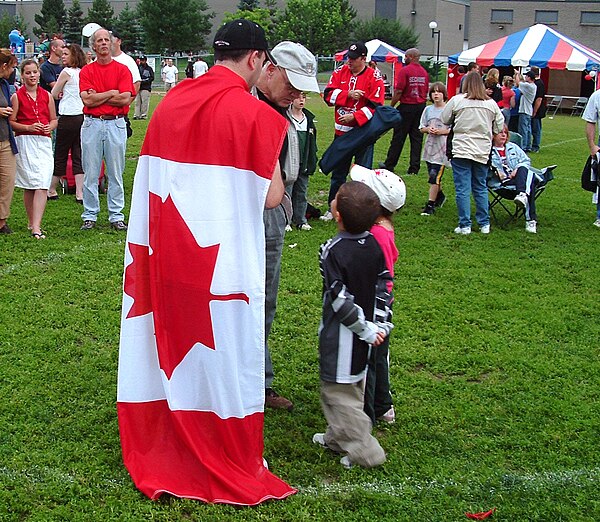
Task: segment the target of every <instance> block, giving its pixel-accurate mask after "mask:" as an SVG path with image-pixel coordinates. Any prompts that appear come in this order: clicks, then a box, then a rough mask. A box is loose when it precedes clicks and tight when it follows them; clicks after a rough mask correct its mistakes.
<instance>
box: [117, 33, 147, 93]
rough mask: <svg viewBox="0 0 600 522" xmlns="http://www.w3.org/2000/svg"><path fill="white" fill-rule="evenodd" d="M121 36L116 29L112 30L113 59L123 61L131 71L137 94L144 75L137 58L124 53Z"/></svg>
mask: <svg viewBox="0 0 600 522" xmlns="http://www.w3.org/2000/svg"><path fill="white" fill-rule="evenodd" d="M121 43H122V40H121V36H120V35H119V32H118V31H117V30H116V29H113V30H112V31H111V32H110V45H111V47H110V51H111V54H112V57H113V60H115V61H117V62H119V63H122V64H123V65H125V66H126V67H127V68H128V69H129V72H130V73H131V78H132V79H133V87H134V88H135V94H137V93H138V91H139V90H140V83H141V81H142V77H141V76H140V69H139V67H138V66H137V63H135V60H134V59H133V58H132V57H131V56H129V55H128V54H127V53H124V52H123V51H122V49H121Z"/></svg>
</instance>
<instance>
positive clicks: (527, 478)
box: [297, 468, 600, 497]
mask: <svg viewBox="0 0 600 522" xmlns="http://www.w3.org/2000/svg"><path fill="white" fill-rule="evenodd" d="M598 480H600V468H591V469H574V470H564V471H557V472H541V473H531V474H526V475H516V474H506V473H505V474H502V475H498V476H495V477H486V478H485V479H484V482H482V481H480V480H479V479H478V478H475V477H474V478H469V479H466V480H465V481H462V480H460V479H457V480H454V479H450V480H446V481H438V480H436V479H431V480H418V479H414V478H412V477H407V478H405V479H403V480H400V481H399V482H396V483H394V482H391V481H374V482H359V483H356V484H351V483H333V484H321V485H319V486H299V487H298V488H297V489H298V491H299V492H300V493H301V494H304V495H310V496H329V495H339V494H353V493H359V492H367V493H379V494H384V495H388V496H391V497H402V496H405V495H406V493H407V492H416V493H418V492H421V491H430V490H437V491H440V490H444V489H446V488H448V487H452V488H458V489H459V490H461V491H463V492H465V493H466V492H477V491H481V490H482V489H484V488H490V492H492V493H495V492H498V491H505V492H506V491H513V490H517V491H538V490H547V489H556V488H557V487H565V486H575V487H585V486H592V485H593V486H594V487H595V486H596V485H597V483H598Z"/></svg>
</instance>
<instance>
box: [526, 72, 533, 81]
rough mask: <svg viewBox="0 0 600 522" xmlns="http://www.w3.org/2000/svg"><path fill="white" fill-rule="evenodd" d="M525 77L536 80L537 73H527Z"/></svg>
mask: <svg viewBox="0 0 600 522" xmlns="http://www.w3.org/2000/svg"><path fill="white" fill-rule="evenodd" d="M525 76H529V77H530V78H531V79H532V80H535V73H534V72H533V71H527V72H526V73H525Z"/></svg>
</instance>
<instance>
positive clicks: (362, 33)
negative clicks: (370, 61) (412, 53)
mask: <svg viewBox="0 0 600 522" xmlns="http://www.w3.org/2000/svg"><path fill="white" fill-rule="evenodd" d="M374 38H378V39H379V40H383V41H384V42H385V43H388V44H390V45H393V46H394V47H398V49H402V50H406V49H410V48H411V47H417V46H418V44H419V36H418V35H417V33H415V32H414V31H413V30H412V29H411V28H410V27H406V26H405V25H402V24H401V23H400V22H398V21H397V20H388V19H386V18H371V20H359V21H357V22H356V23H355V24H354V38H353V40H359V41H362V42H368V41H369V40H373V39H374Z"/></svg>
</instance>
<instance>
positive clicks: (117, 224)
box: [110, 221, 127, 232]
mask: <svg viewBox="0 0 600 522" xmlns="http://www.w3.org/2000/svg"><path fill="white" fill-rule="evenodd" d="M110 226H111V227H112V228H114V229H115V230H118V231H120V232H123V231H124V230H127V224H126V223H125V221H115V222H114V223H111V224H110Z"/></svg>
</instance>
